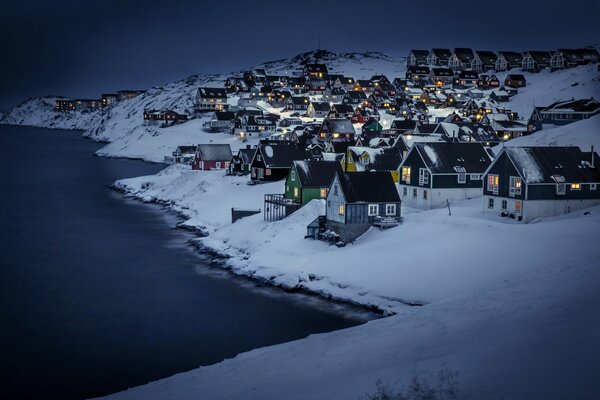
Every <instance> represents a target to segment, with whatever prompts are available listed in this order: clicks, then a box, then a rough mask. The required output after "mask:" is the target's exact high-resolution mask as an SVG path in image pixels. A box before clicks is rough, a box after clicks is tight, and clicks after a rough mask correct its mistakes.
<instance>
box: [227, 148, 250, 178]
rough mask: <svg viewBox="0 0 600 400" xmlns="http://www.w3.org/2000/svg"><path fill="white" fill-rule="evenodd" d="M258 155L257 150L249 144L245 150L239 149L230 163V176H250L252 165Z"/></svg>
mask: <svg viewBox="0 0 600 400" xmlns="http://www.w3.org/2000/svg"><path fill="white" fill-rule="evenodd" d="M254 153H256V148H253V147H252V146H251V145H249V144H247V145H246V147H245V148H243V149H239V150H238V152H237V154H235V155H234V156H233V157H232V158H231V162H230V163H229V174H230V175H248V174H249V173H250V163H252V158H253V157H254Z"/></svg>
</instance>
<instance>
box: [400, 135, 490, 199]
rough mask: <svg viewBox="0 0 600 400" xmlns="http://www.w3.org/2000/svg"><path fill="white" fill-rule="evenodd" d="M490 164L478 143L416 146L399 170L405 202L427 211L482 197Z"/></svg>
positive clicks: (414, 145) (402, 195)
mask: <svg viewBox="0 0 600 400" xmlns="http://www.w3.org/2000/svg"><path fill="white" fill-rule="evenodd" d="M490 164H491V159H490V156H489V155H488V153H487V152H486V150H485V148H484V147H483V146H482V145H481V144H479V143H414V144H413V145H412V147H411V149H410V150H409V152H408V154H407V155H406V157H405V158H404V160H402V163H401V164H400V167H399V172H400V195H401V197H402V202H403V203H404V204H405V205H409V206H411V207H416V208H421V209H426V210H427V209H431V208H438V207H443V206H445V205H446V204H447V202H448V201H452V200H463V199H468V198H473V197H478V196H481V194H482V181H481V179H482V177H483V173H484V172H485V170H486V169H487V168H488V167H489V165H490Z"/></svg>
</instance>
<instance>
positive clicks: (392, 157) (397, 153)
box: [368, 147, 402, 171]
mask: <svg viewBox="0 0 600 400" xmlns="http://www.w3.org/2000/svg"><path fill="white" fill-rule="evenodd" d="M382 150H383V151H382V152H381V153H379V154H376V155H375V161H373V163H371V164H370V165H369V167H368V168H369V170H372V171H397V170H398V167H399V166H400V163H401V162H402V149H401V148H399V147H391V148H383V149H382Z"/></svg>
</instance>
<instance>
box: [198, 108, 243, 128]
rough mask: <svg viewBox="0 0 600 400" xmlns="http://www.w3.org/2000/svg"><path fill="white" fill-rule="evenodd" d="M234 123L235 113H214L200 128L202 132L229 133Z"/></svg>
mask: <svg viewBox="0 0 600 400" xmlns="http://www.w3.org/2000/svg"><path fill="white" fill-rule="evenodd" d="M234 123H235V113H234V112H231V111H215V113H214V114H213V116H212V118H211V119H210V121H206V122H205V123H204V124H203V125H202V126H203V128H204V130H207V131H210V132H228V131H231V130H232V129H233V127H234Z"/></svg>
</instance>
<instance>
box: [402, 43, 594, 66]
mask: <svg viewBox="0 0 600 400" xmlns="http://www.w3.org/2000/svg"><path fill="white" fill-rule="evenodd" d="M598 62H600V55H599V54H598V50H596V49H595V48H592V47H586V48H581V49H558V50H553V51H545V50H544V51H540V50H531V51H524V52H518V51H497V52H495V51H484V50H473V49H470V48H455V49H431V50H411V51H410V53H409V54H408V59H407V64H408V65H409V66H415V67H418V66H430V67H432V68H433V67H443V68H449V69H451V70H452V71H463V70H471V71H475V72H483V71H508V70H511V69H517V68H520V69H521V70H522V71H527V72H540V71H542V70H544V69H550V70H551V71H558V70H561V69H566V68H573V67H576V66H578V65H586V64H597V63H598Z"/></svg>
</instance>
